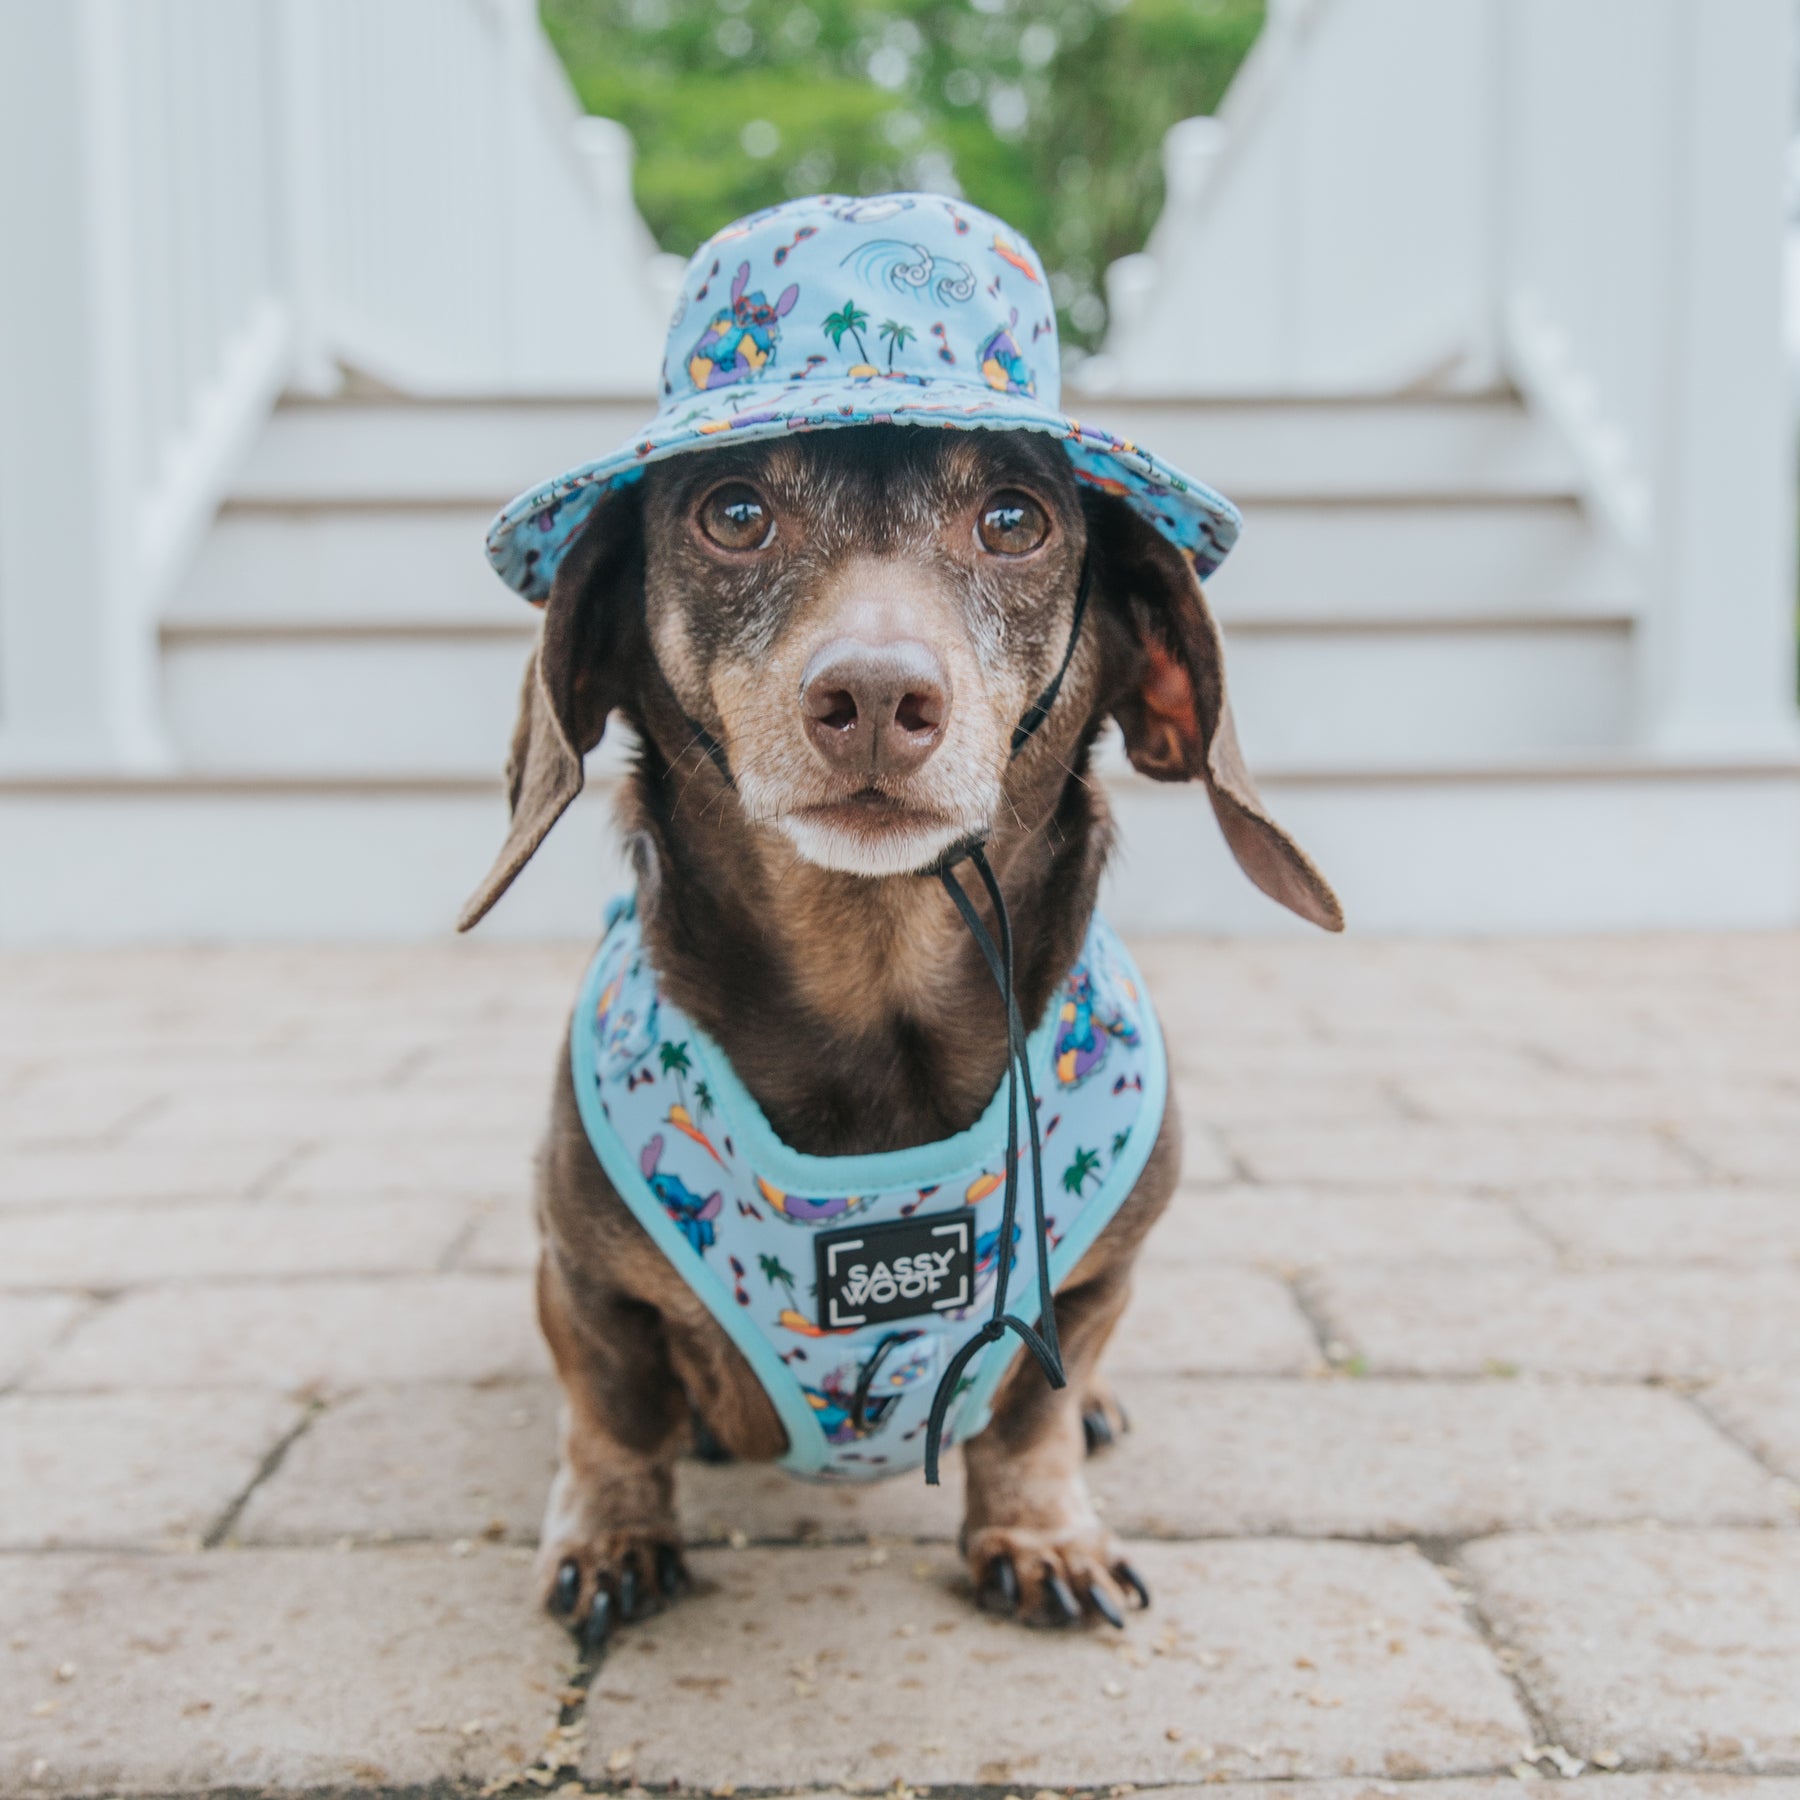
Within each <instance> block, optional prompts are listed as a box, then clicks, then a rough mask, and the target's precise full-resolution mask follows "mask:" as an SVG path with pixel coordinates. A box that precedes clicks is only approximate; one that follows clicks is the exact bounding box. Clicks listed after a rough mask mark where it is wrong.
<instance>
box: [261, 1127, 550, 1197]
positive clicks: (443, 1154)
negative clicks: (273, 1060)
mask: <svg viewBox="0 0 1800 1800" xmlns="http://www.w3.org/2000/svg"><path fill="white" fill-rule="evenodd" d="M532 1150H533V1143H532V1140H531V1139H530V1138H528V1137H522V1136H520V1135H519V1134H518V1133H516V1132H479V1133H473V1132H472V1133H468V1134H466V1135H455V1134H451V1133H448V1132H432V1133H430V1134H429V1135H420V1136H418V1137H413V1138H408V1139H406V1140H405V1141H403V1142H398V1143H393V1142H388V1141H386V1140H382V1139H353V1140H350V1141H347V1142H341V1143H323V1144H317V1145H315V1146H313V1147H312V1148H311V1149H310V1150H308V1151H306V1152H305V1153H304V1154H303V1155H301V1156H298V1157H296V1158H294V1159H293V1161H292V1162H291V1164H290V1165H289V1166H288V1167H286V1168H285V1169H284V1170H283V1171H282V1174H281V1178H280V1180H278V1181H277V1182H276V1183H275V1184H274V1185H273V1187H272V1188H271V1189H270V1193H271V1195H272V1196H273V1197H274V1198H276V1199H281V1200H293V1199H300V1200H321V1199H322V1200H341V1199H345V1198H353V1197H358V1196H361V1195H365V1194H436V1195H437V1196H439V1197H440V1198H441V1199H447V1200H467V1199H476V1200H485V1199H493V1200H511V1201H516V1202H517V1203H519V1204H521V1205H523V1204H524V1203H525V1198H526V1196H527V1195H529V1193H530V1192H531V1158H532Z"/></svg>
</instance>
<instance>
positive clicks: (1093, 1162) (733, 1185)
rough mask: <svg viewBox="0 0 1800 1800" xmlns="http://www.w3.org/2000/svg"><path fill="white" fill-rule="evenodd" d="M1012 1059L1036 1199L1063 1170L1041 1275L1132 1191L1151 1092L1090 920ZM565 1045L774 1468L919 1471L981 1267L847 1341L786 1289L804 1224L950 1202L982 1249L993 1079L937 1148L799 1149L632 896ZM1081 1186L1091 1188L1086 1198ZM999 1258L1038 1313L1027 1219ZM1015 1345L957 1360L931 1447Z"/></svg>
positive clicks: (1152, 1078)
mask: <svg viewBox="0 0 1800 1800" xmlns="http://www.w3.org/2000/svg"><path fill="white" fill-rule="evenodd" d="M1029 1055H1030V1060H1031V1065H1032V1069H1033V1072H1034V1077H1035V1078H1036V1081H1037V1085H1038V1089H1039V1104H1040V1120H1041V1124H1042V1127H1043V1131H1044V1136H1045V1140H1046V1146H1047V1148H1046V1157H1047V1162H1046V1174H1047V1180H1046V1187H1047V1190H1049V1189H1050V1188H1052V1187H1056V1184H1055V1183H1054V1181H1053V1179H1052V1178H1051V1171H1052V1170H1053V1169H1055V1168H1057V1167H1061V1168H1062V1174H1063V1179H1062V1181H1061V1184H1060V1187H1056V1191H1055V1192H1054V1193H1051V1192H1049V1191H1047V1194H1046V1199H1047V1201H1048V1202H1049V1203H1050V1205H1051V1208H1052V1210H1053V1212H1054V1213H1056V1214H1060V1215H1061V1217H1062V1220H1063V1229H1062V1230H1061V1231H1060V1232H1054V1233H1053V1246H1052V1250H1051V1256H1050V1272H1051V1280H1052V1285H1053V1286H1054V1285H1059V1284H1060V1283H1061V1282H1063V1281H1064V1280H1066V1279H1067V1277H1068V1276H1069V1274H1070V1273H1071V1272H1072V1271H1073V1270H1074V1268H1075V1267H1076V1265H1077V1264H1078V1263H1079V1262H1080V1260H1081V1258H1082V1257H1083V1256H1085V1255H1086V1253H1087V1252H1088V1250H1089V1249H1090V1248H1091V1247H1092V1245H1093V1243H1094V1241H1095V1240H1096V1239H1097V1238H1098V1237H1099V1235H1100V1233H1101V1232H1102V1231H1103V1230H1104V1229H1105V1227H1106V1225H1107V1223H1108V1222H1109V1221H1110V1220H1111V1219H1112V1217H1113V1216H1114V1214H1115V1213H1116V1212H1117V1210H1118V1208H1119V1206H1120V1205H1121V1204H1122V1203H1123V1202H1124V1200H1125V1198H1126V1196H1127V1195H1128V1194H1129V1193H1130V1192H1131V1190H1132V1188H1133V1187H1134V1186H1135V1185H1136V1183H1137V1180H1138V1177H1139V1176H1140V1175H1141V1174H1142V1172H1143V1169H1144V1165H1145V1163H1146V1162H1147V1161H1148V1159H1149V1156H1150V1153H1151V1150H1152V1148H1153V1147H1154V1145H1155V1143H1156V1138H1157V1134H1158V1132H1159V1130H1160V1128H1161V1124H1162V1116H1163V1108H1164V1104H1165V1101H1166V1098H1167V1093H1168V1065H1167V1058H1166V1054H1165V1051H1164V1046H1163V1041H1162V1035H1161V1031H1160V1029H1159V1027H1158V1025H1157V1022H1156V1017H1155V1013H1154V1011H1153V1010H1152V1009H1151V1007H1150V1005H1149V1003H1148V1000H1147V997H1146V996H1145V995H1144V990H1143V984H1142V979H1141V977H1140V976H1139V974H1138V972H1137V969H1136V967H1135V965H1133V964H1132V962H1131V959H1130V957H1129V956H1128V955H1127V953H1126V952H1125V950H1124V947H1123V945H1121V944H1120V943H1119V941H1118V939H1117V938H1116V937H1115V936H1114V934H1113V933H1112V931H1111V930H1110V928H1109V927H1107V926H1106V924H1105V923H1104V921H1102V920H1100V919H1099V918H1096V919H1095V920H1094V922H1093V924H1092V926H1091V927H1090V929H1089V933H1088V937H1087V939H1086V941H1085V942H1084V944H1083V947H1082V952H1081V955H1080V957H1079V958H1078V960H1077V963H1076V965H1075V967H1074V969H1072V970H1071V972H1070V974H1069V976H1068V977H1067V978H1066V979H1065V981H1064V982H1063V983H1062V984H1061V985H1060V986H1059V987H1058V989H1057V991H1056V993H1055V995H1054V996H1053V997H1052V1000H1051V1002H1050V1005H1049V1006H1048V1008H1047V1009H1046V1015H1045V1017H1044V1018H1043V1019H1042V1020H1041V1021H1040V1022H1039V1023H1038V1025H1037V1027H1036V1029H1035V1030H1033V1031H1032V1033H1031V1034H1030V1038H1029ZM570 1057H571V1063H572V1071H573V1077H574V1084H575V1096H576V1103H577V1105H578V1107H579V1109H580V1112H581V1118H582V1123H583V1125H584V1126H585V1128H586V1130H587V1135H588V1139H589V1142H590V1143H591V1144H592V1145H593V1148H594V1152H595V1154H596V1156H597V1157H598V1158H599V1160H600V1164H601V1167H602V1168H603V1169H604V1170H605V1172H606V1175H607V1178H608V1179H609V1180H610V1181H611V1182H612V1184H613V1186H614V1188H615V1189H616V1190H617V1191H618V1193H619V1195H620V1197H621V1198H622V1199H623V1200H624V1201H625V1203H626V1204H627V1205H628V1206H629V1207H630V1208H631V1211H632V1213H633V1214H634V1215H635V1217H636V1218H637V1219H638V1220H639V1222H640V1223H641V1224H642V1225H643V1226H644V1228H645V1230H646V1231H647V1232H648V1233H649V1234H650V1236H651V1238H652V1240H653V1241H654V1242H655V1243H656V1244H657V1246H658V1248H660V1249H661V1250H662V1252H663V1254H664V1255H665V1256H667V1257H668V1258H669V1260H670V1262H671V1263H672V1264H673V1265H674V1266H675V1268H676V1269H677V1270H679V1271H680V1273H681V1275H682V1277H683V1279H685V1280H686V1281H687V1283H688V1284H689V1286H690V1287H692V1288H693V1290H694V1292H695V1293H696V1294H697V1295H699V1297H700V1298H701V1300H702V1301H703V1302H704V1303H705V1305H706V1307H707V1309H708V1310H709V1311H710V1312H711V1313H712V1314H713V1316H714V1317H715V1318H717V1319H718V1321H719V1323H720V1325H721V1326H722V1327H723V1328H724V1330H725V1331H726V1333H727V1334H728V1335H729V1336H730V1338H731V1340H732V1342H733V1343H735V1344H736V1345H737V1347H738V1348H739V1350H741V1351H742V1352H743V1354H744V1357H745V1360H746V1361H747V1362H748V1363H749V1364H750V1367H751V1369H752V1370H753V1371H754V1372H755V1375H756V1377H757V1380H758V1381H759V1382H760V1383H761V1384H762V1387H763V1389H764V1391H765V1392H766V1393H767V1394H768V1396H769V1400H770V1403H771V1404H772V1405H773V1406H774V1408H775V1411H776V1414H777V1416H778V1417H779V1418H780V1420H781V1422H782V1426H783V1428H784V1430H785V1431H786V1433H787V1439H788V1449H787V1452H786V1454H785V1455H784V1456H783V1457H782V1459H781V1461H782V1463H783V1465H784V1466H785V1467H786V1468H788V1469H789V1470H790V1471H791V1472H793V1473H795V1474H799V1475H803V1476H811V1477H814V1478H820V1479H835V1480H863V1479H876V1478H879V1477H882V1476H886V1475H891V1474H897V1473H901V1472H903V1471H905V1470H906V1469H909V1468H913V1467H917V1466H918V1464H919V1462H920V1461H921V1460H922V1458H923V1429H924V1410H923V1409H924V1408H925V1406H926V1405H927V1404H928V1401H929V1395H930V1391H931V1389H932V1388H933V1387H934V1386H935V1385H936V1383H935V1379H934V1378H933V1376H934V1372H935V1371H941V1369H942V1368H943V1367H944V1365H945V1364H946V1363H947V1362H948V1360H949V1357H950V1356H951V1355H952V1354H953V1353H954V1351H955V1349H956V1348H957V1347H958V1346H959V1345H961V1344H962V1343H964V1342H966V1341H967V1340H968V1339H969V1338H970V1337H972V1336H973V1335H974V1334H975V1333H976V1332H977V1331H979V1329H980V1328H981V1325H982V1323H983V1322H984V1319H985V1314H986V1310H987V1305H988V1300H989V1298H990V1297H991V1292H992V1284H991V1268H990V1269H989V1270H988V1275H989V1279H988V1280H987V1281H986V1282H985V1283H982V1282H980V1281H979V1280H978V1282H977V1286H976V1291H975V1293H974V1294H973V1296H972V1298H971V1300H970V1302H969V1303H968V1305H967V1306H966V1307H962V1308H960V1309H959V1310H958V1311H956V1312H954V1313H948V1314H935V1313H934V1314H929V1315H914V1316H912V1317H909V1318H906V1319H904V1320H901V1321H897V1322H896V1324H895V1325H893V1326H878V1325H876V1326H865V1327H862V1328H860V1329H858V1330H855V1331H851V1332H824V1331H821V1330H819V1329H817V1326H816V1314H812V1313H807V1312H806V1311H804V1310H803V1308H802V1305H801V1302H800V1299H799V1294H798V1291H797V1290H798V1287H799V1285H800V1284H801V1283H802V1282H806V1283H807V1284H808V1285H810V1280H811V1276H812V1271H813V1261H814V1249H813V1245H814V1241H815V1238H816V1235H817V1232H818V1231H819V1229H821V1228H824V1229H828V1230H836V1229H838V1228H839V1227H841V1226H844V1225H846V1224H863V1225H869V1226H877V1225H881V1224H884V1223H888V1222H891V1221H893V1220H896V1219H900V1218H908V1217H913V1216H919V1217H921V1218H926V1219H928V1218H930V1217H931V1216H932V1215H934V1214H936V1213H938V1212H940V1211H943V1210H946V1209H954V1208H959V1207H962V1206H965V1205H969V1206H973V1207H974V1210H975V1215H976V1231H977V1234H978V1242H983V1243H987V1244H989V1255H990V1257H991V1256H992V1254H993V1246H994V1245H995V1244H997V1236H998V1234H997V1226H998V1223H999V1208H1000V1203H1001V1195H1000V1193H999V1191H998V1190H999V1187H1000V1175H1001V1174H1002V1173H1003V1171H1004V1168H1005V1144H1006V1136H1007V1129H1006V1128H1007V1117H1006V1083H1005V1082H1004V1080H1003V1081H1002V1082H1001V1084H1000V1086H999V1088H998V1089H997V1091H996V1093H995V1095H994V1098H993V1099H992V1100H991V1101H990V1102H989V1104H988V1106H987V1107H986V1108H985V1109H984V1110H983V1113H982V1116H981V1118H980V1119H979V1120H977V1121H976V1123H975V1124H974V1125H972V1126H971V1127H969V1128H968V1129H967V1130H966V1131H962V1132H959V1133H957V1134H956V1135H955V1136H953V1137H949V1138H945V1139H942V1140H940V1141H939V1142H936V1143H932V1144H921V1145H917V1146H914V1147H911V1148H908V1149H905V1150H900V1151H894V1152H888V1153H883V1154H880V1155H860V1156H842V1157H835V1156H834V1157H821V1156H811V1155H808V1154H806V1153H804V1152H801V1151H798V1150H796V1149H794V1148H793V1147H792V1146H791V1145H789V1144H787V1143H785V1142H784V1141H783V1140H782V1139H781V1138H780V1137H779V1136H778V1135H777V1134H776V1132H775V1130H774V1128H773V1126H771V1125H770V1123H769V1121H768V1118H767V1116H766V1115H765V1114H764V1112H763V1110H762V1108H761V1106H760V1105H759V1104H758V1103H757V1101H756V1100H755V1098H754V1096H752V1095H751V1094H750V1093H749V1091H748V1090H747V1089H746V1088H745V1087H744V1086H743V1084H742V1082H741V1081H740V1080H739V1078H738V1076H737V1073H736V1071H735V1070H734V1069H733V1068H732V1067H731V1064H730V1062H729V1060H728V1059H727V1057H726V1056H725V1054H724V1052H723V1051H722V1050H721V1049H720V1048H719V1046H718V1045H717V1044H716V1043H715V1042H714V1041H713V1040H712V1039H711V1038H710V1037H709V1036H707V1034H705V1033H704V1032H702V1031H701V1030H700V1029H699V1028H698V1026H696V1025H695V1024H694V1022H693V1021H692V1020H691V1019H689V1018H687V1017H686V1016H685V1015H682V1014H681V1013H679V1012H678V1011H677V1009H676V1008H675V1007H674V1006H673V1004H672V1003H671V1002H670V1001H668V1000H667V999H666V998H665V997H664V996H663V995H662V993H661V991H660V984H659V983H658V982H657V979H656V975H655V971H654V969H653V968H651V967H650V965H649V963H648V959H647V956H646V955H645V953H644V951H643V947H642V942H641V937H640V935H639V932H638V925H637V920H636V909H635V905H634V903H632V902H630V901H625V902H620V903H615V905H614V907H612V908H610V909H609V912H608V930H607V933H606V936H605V938H604V939H603V940H602V942H601V944H600V947H599V949H598V950H597V951H596V952H595V955H594V958H593V960H592V962H591V963H590V965H589V967H588V971H587V974H586V976H585V977H584V979H583V982H582V986H581V991H580V997H579V999H578V1001H577V1003H576V1008H575V1015H574V1019H573V1022H572V1025H571V1031H570ZM672 1093H673V1095H674V1098H673V1099H672V1098H671V1094H672ZM690 1104H691V1105H692V1106H693V1109H694V1110H692V1111H690V1110H689V1108H690ZM1059 1133H1060V1135H1059ZM1021 1135H1023V1134H1021ZM1071 1147H1072V1148H1073V1152H1074V1154H1073V1157H1072V1158H1071V1157H1069V1156H1068V1151H1069V1149H1070V1148H1071ZM1090 1177H1091V1178H1093V1179H1094V1180H1095V1181H1096V1182H1097V1185H1096V1186H1095V1187H1094V1189H1093V1190H1092V1191H1091V1192H1090V1191H1089V1190H1088V1186H1087V1183H1088V1180H1089V1179H1090ZM971 1178H973V1179H971ZM653 1183H654V1184H655V1185H653ZM709 1188H710V1189H711V1190H712V1191H710V1192H708V1189H709ZM927 1207H928V1208H929V1210H928V1211H927V1210H924V1209H926V1208H927ZM984 1233H985V1236H983V1235H981V1234H984ZM1014 1259H1015V1260H1014V1273H1013V1286H1012V1293H1013V1296H1014V1310H1015V1311H1016V1312H1017V1313H1018V1314H1019V1315H1020V1316H1021V1317H1023V1318H1025V1319H1026V1320H1027V1322H1029V1323H1033V1324H1035V1323H1036V1322H1037V1318H1038V1308H1037V1304H1036V1291H1035V1284H1036V1275H1035V1269H1036V1260H1035V1244H1034V1242H1033V1234H1032V1233H1031V1232H1030V1231H1029V1229H1027V1230H1025V1231H1023V1232H1020V1233H1016V1234H1015V1250H1014ZM788 1262H792V1263H793V1264H794V1265H795V1267H794V1268H793V1269H792V1270H790V1269H789V1268H788V1267H787V1263H788ZM771 1268H772V1270H773V1272H771ZM979 1273H980V1271H979V1270H978V1274H979ZM759 1281H760V1282H761V1284H762V1285H760V1286H759V1285H758V1283H759ZM778 1282H779V1283H780V1284H781V1290H785V1298H786V1299H787V1301H788V1302H789V1304H787V1305H786V1306H779V1305H778V1303H779V1301H780V1300H781V1298H783V1297H784V1296H783V1292H782V1291H779V1290H778V1289H777V1283H778ZM896 1335H899V1336H901V1337H902V1338H903V1340H904V1341H903V1343H902V1345H901V1350H902V1352H903V1353H902V1354H899V1355H894V1354H886V1360H885V1361H884V1362H883V1363H882V1364H880V1365H878V1367H879V1370H880V1373H881V1375H882V1378H883V1380H882V1392H881V1393H880V1395H879V1397H878V1400H877V1402H876V1408H877V1410H878V1412H879V1415H880V1416H879V1419H878V1421H877V1423H875V1424H874V1425H869V1426H867V1427H866V1428H865V1421H864V1419H863V1418H861V1417H853V1418H848V1419H847V1418H846V1414H847V1412H848V1411H850V1410H852V1409H848V1408H847V1407H846V1405H845V1396H846V1394H847V1392H848V1390H849V1388H850V1387H851V1386H853V1385H854V1383H855V1379H856V1376H857V1374H858V1373H859V1371H861V1370H864V1369H866V1368H867V1367H868V1364H869V1361H870V1359H871V1358H872V1357H873V1355H874V1352H875V1349H876V1346H877V1345H878V1344H879V1343H880V1342H881V1340H882V1339H884V1338H889V1337H895V1336H896ZM884 1354H885V1353H884ZM1015 1354H1017V1351H1016V1348H1014V1347H1008V1348H1007V1349H1005V1350H1000V1349H997V1348H996V1347H994V1346H990V1347H989V1348H987V1349H985V1350H983V1351H982V1352H980V1353H979V1355H978V1356H977V1357H976V1358H975V1359H974V1360H973V1361H972V1362H971V1364H970V1366H969V1369H968V1370H967V1371H965V1374H964V1377H963V1388H962V1391H961V1393H960V1394H959V1395H958V1397H957V1399H956V1401H955V1403H954V1404H953V1406H952V1409H951V1412H950V1417H949V1425H950V1429H949V1431H948V1432H947V1433H946V1440H945V1441H946V1442H951V1441H957V1442H966V1441H967V1440H968V1439H969V1438H971V1437H973V1436H974V1435H975V1434H976V1433H977V1432H979V1431H980V1430H982V1429H983V1428H984V1427H985V1426H986V1424H987V1423H988V1419H989V1416H990V1414H991V1409H992V1405H993V1398H994V1395H995V1393H996V1391H997V1389H998V1387H999V1385H1000V1383H1001V1381H1002V1380H1003V1379H1004V1378H1005V1376H1006V1373H1007V1371H1008V1369H1009V1368H1010V1367H1011V1365H1012V1359H1013V1355H1015ZM834 1356H835V1357H837V1358H839V1361H838V1362H837V1364H836V1366H835V1367H834V1366H832V1358H833V1357H834ZM790 1359H792V1360H790ZM846 1359H847V1360H846ZM797 1368H798V1369H799V1371H800V1372H797ZM825 1421H829V1422H830V1427H831V1428H830V1430H829V1431H828V1429H827V1424H826V1423H825Z"/></svg>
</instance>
